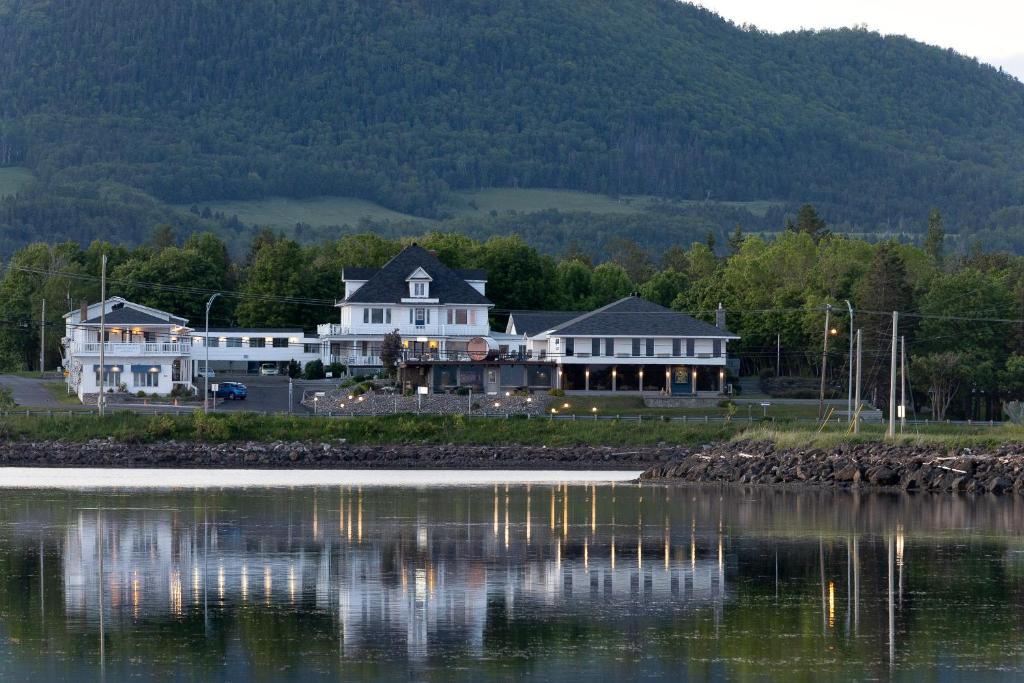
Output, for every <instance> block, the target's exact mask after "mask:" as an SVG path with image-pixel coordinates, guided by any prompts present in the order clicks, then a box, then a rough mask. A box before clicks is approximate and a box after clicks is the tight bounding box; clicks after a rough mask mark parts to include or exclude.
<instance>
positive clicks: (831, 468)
mask: <svg viewBox="0 0 1024 683" xmlns="http://www.w3.org/2000/svg"><path fill="white" fill-rule="evenodd" d="M641 479H646V480H676V481H687V482H704V483H707V482H722V483H726V482H731V483H740V484H761V485H799V484H802V485H811V486H819V487H826V486H832V487H844V488H847V487H848V488H891V489H902V490H904V491H935V492H954V493H995V494H1001V493H1011V492H1016V493H1021V494H1024V444H1003V445H1000V446H997V447H992V448H988V449H983V450H972V449H966V448H963V449H954V450H939V449H936V448H935V447H933V446H927V445H891V444H880V443H878V444H848V445H843V446H837V447H834V448H810V447H808V448H781V449H780V448H776V446H775V445H774V444H771V443H762V442H746V443H727V444H718V445H714V446H705V447H703V448H701V449H697V450H691V451H689V452H687V453H686V454H685V455H683V456H682V457H678V458H673V459H672V460H670V461H669V462H663V463H659V464H657V465H654V466H653V467H651V468H650V469H649V470H647V471H646V472H644V474H643V475H642V476H641Z"/></svg>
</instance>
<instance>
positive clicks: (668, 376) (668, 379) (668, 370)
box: [665, 365, 672, 396]
mask: <svg viewBox="0 0 1024 683" xmlns="http://www.w3.org/2000/svg"><path fill="white" fill-rule="evenodd" d="M665 393H666V394H668V395H669V396H671V395H672V367H671V366H668V365H666V366H665Z"/></svg>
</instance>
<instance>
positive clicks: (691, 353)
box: [686, 339, 696, 358]
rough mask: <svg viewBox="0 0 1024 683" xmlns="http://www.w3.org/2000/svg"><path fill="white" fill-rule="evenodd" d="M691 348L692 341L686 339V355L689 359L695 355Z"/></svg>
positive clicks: (692, 345)
mask: <svg viewBox="0 0 1024 683" xmlns="http://www.w3.org/2000/svg"><path fill="white" fill-rule="evenodd" d="M693 347H694V344H693V340H692V339H687V340H686V355H687V356H689V357H690V358H693V357H694V356H695V355H696V354H695V353H694V352H693Z"/></svg>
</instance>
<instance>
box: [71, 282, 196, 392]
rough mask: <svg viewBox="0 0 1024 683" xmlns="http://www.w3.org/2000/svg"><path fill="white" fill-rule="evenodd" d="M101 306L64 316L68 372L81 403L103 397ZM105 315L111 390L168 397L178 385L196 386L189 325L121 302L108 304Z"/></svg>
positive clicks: (105, 382)
mask: <svg viewBox="0 0 1024 683" xmlns="http://www.w3.org/2000/svg"><path fill="white" fill-rule="evenodd" d="M101 306H102V304H99V303H96V304H92V305H91V306H86V305H84V304H83V305H82V308H81V309H80V310H77V311H71V312H69V313H66V314H65V315H64V321H65V334H64V339H63V350H64V367H65V369H66V370H67V371H68V377H67V381H68V384H69V385H70V386H71V387H72V389H74V391H75V393H77V394H78V397H79V399H82V398H84V396H85V395H86V394H96V393H98V392H99V386H100V381H101V377H100V365H99V361H100V341H101V340H100V337H101V334H100V311H101ZM105 309H106V310H105V321H104V323H105V325H106V328H105V331H104V333H103V335H102V337H103V343H104V345H105V346H104V348H103V352H104V359H103V365H104V370H105V371H104V377H103V378H102V380H103V386H104V388H105V389H114V390H116V389H117V388H118V387H124V388H125V389H127V390H128V391H132V392H135V391H145V392H146V393H156V394H162V395H165V394H169V393H171V390H172V389H173V388H174V387H175V386H176V385H183V386H185V387H190V386H191V384H192V382H191V380H192V377H191V373H190V372H189V367H188V357H189V354H190V353H191V340H190V338H189V334H190V332H191V330H190V328H188V327H187V325H188V320H186V319H185V318H179V317H178V316H175V315H172V314H170V313H166V312H164V311H161V310H158V309H155V308H150V307H148V306H141V305H139V304H135V303H132V302H131V301H126V300H125V299H122V298H121V297H117V296H115V297H110V298H109V299H107V300H106V302H105Z"/></svg>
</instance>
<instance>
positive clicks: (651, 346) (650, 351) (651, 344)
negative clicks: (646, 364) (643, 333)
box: [644, 339, 654, 356]
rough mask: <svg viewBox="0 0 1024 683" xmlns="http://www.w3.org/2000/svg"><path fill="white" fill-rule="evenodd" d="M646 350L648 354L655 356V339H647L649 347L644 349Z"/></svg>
mask: <svg viewBox="0 0 1024 683" xmlns="http://www.w3.org/2000/svg"><path fill="white" fill-rule="evenodd" d="M644 351H646V352H647V355H648V356H653V355H654V340H653V339H648V340H647V348H646V349H644Z"/></svg>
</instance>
